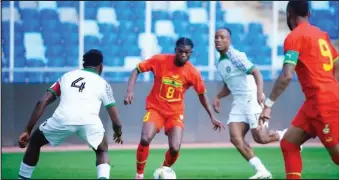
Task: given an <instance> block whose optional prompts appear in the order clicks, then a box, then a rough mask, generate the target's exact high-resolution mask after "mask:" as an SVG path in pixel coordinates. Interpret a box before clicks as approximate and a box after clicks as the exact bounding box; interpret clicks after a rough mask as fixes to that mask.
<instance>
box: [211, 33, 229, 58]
mask: <svg viewBox="0 0 339 180" xmlns="http://www.w3.org/2000/svg"><path fill="white" fill-rule="evenodd" d="M231 34H232V33H231V30H230V29H228V28H219V29H218V30H217V31H216V32H215V35H214V44H215V48H216V49H217V51H218V52H220V53H225V52H226V51H227V50H228V48H229V46H230V44H231Z"/></svg>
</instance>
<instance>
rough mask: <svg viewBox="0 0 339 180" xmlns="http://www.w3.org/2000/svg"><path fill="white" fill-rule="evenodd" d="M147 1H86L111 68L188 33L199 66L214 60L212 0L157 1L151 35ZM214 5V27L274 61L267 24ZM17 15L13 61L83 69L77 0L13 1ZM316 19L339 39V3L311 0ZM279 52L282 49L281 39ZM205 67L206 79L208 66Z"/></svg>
mask: <svg viewBox="0 0 339 180" xmlns="http://www.w3.org/2000/svg"><path fill="white" fill-rule="evenodd" d="M263 5H265V6H267V5H269V4H267V2H265V3H263ZM145 6H146V5H145V2H142V1H87V2H85V17H84V28H83V32H84V50H85V51H87V50H88V49H90V48H99V49H101V50H102V51H103V53H104V55H105V57H106V58H105V65H106V66H108V67H121V68H126V69H130V68H133V67H134V66H135V64H136V63H138V62H139V61H140V60H141V59H142V57H144V54H145V51H149V50H151V52H152V53H153V54H155V53H172V52H173V51H174V47H173V44H174V42H175V40H176V38H178V37H180V36H188V37H190V38H192V40H193V41H194V43H195V48H194V53H193V55H192V58H191V61H192V62H193V64H195V65H197V66H207V65H208V54H209V52H208V41H209V35H208V32H209V23H208V22H209V2H206V1H159V2H153V4H152V30H151V32H152V34H151V35H149V34H145ZM216 10H217V11H216V28H219V27H229V28H230V29H231V30H232V39H233V43H234V46H235V47H236V48H238V49H240V50H242V51H244V52H246V53H247V55H248V57H249V58H250V59H251V60H252V61H253V62H254V63H255V64H258V65H271V51H272V50H271V47H270V45H269V43H268V39H269V34H265V33H264V30H263V29H264V27H263V24H261V23H258V22H248V23H244V22H242V21H240V20H239V16H241V15H239V14H241V8H240V7H239V8H236V9H227V7H225V6H223V4H222V3H221V2H217V9H216ZM9 11H10V10H9V2H8V1H5V2H2V15H3V16H2V17H3V18H2V29H1V33H2V39H1V42H2V45H3V46H2V49H1V51H2V52H3V53H2V57H3V58H2V62H1V63H2V67H5V68H6V67H9V52H10V48H9V19H10V13H9ZM282 11H284V9H282ZM14 15H15V31H14V39H15V50H14V67H40V68H44V67H78V63H79V62H78V56H79V2H76V1H20V2H18V1H15V11H14ZM311 23H312V24H315V25H317V26H319V27H320V28H321V29H322V30H324V31H327V32H328V33H329V35H330V37H331V38H332V39H334V40H335V39H339V33H338V32H339V3H338V2H337V1H317V2H312V18H311ZM278 55H280V56H281V55H283V48H282V46H281V45H280V46H279V47H278ZM62 73H63V72H44V73H43V72H15V73H14V82H15V83H41V82H53V81H55V80H56V79H57V78H58V77H59V76H60V75H61V74H62ZM201 73H202V75H203V77H204V78H205V79H206V77H208V72H201ZM2 75H3V78H2V80H3V82H8V72H2ZM128 76H129V72H106V73H104V77H105V78H106V79H107V80H109V81H111V82H118V81H126V80H127V78H128ZM263 76H264V78H265V80H270V79H271V73H270V71H263ZM215 77H216V78H217V79H219V78H218V77H219V76H218V75H216V76H215ZM139 80H141V81H142V80H143V77H140V78H139Z"/></svg>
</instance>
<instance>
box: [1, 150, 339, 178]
mask: <svg viewBox="0 0 339 180" xmlns="http://www.w3.org/2000/svg"><path fill="white" fill-rule="evenodd" d="M165 151H166V150H165V149H154V150H151V151H150V155H149V158H148V161H147V165H146V170H145V178H152V174H153V171H154V170H155V169H156V168H158V167H160V165H161V163H162V161H163V159H164V154H165ZM255 152H256V154H257V156H258V157H259V158H260V159H261V160H262V161H263V163H264V165H265V166H266V167H267V168H268V169H269V170H270V171H271V173H272V175H273V178H280V179H281V178H285V177H284V176H285V175H284V164H283V158H282V154H281V151H280V149H279V148H268V147H267V148H255ZM109 156H110V160H111V178H126V179H133V178H134V177H135V156H136V155H135V150H113V151H110V152H109ZM22 157H23V154H22V153H3V154H2V178H5V179H8V178H11V179H17V174H18V170H19V165H20V162H21V160H22ZM302 157H303V176H302V178H307V179H309V178H318V179H320V178H326V179H328V178H333V179H338V178H339V168H338V166H336V165H335V164H334V163H333V162H332V161H331V158H330V156H329V155H328V153H327V152H326V150H325V149H324V148H310V147H306V148H304V150H303V152H302ZM173 169H174V170H175V172H176V174H177V178H194V179H196V178H197V179H208V178H210V179H218V178H243V179H246V178H248V177H250V176H252V175H254V170H253V169H252V167H251V166H250V165H249V164H248V163H247V162H246V161H245V160H244V159H243V158H242V157H241V156H240V154H239V153H238V152H237V151H236V149H234V148H216V149H182V150H181V154H180V157H179V159H178V161H177V162H176V164H175V165H174V166H173ZM32 178H41V179H55V178H59V179H61V178H65V179H70V178H74V179H80V178H86V179H95V178H96V167H95V155H94V152H92V151H76V152H42V153H41V156H40V161H39V164H38V166H37V168H36V169H35V171H34V173H33V176H32Z"/></svg>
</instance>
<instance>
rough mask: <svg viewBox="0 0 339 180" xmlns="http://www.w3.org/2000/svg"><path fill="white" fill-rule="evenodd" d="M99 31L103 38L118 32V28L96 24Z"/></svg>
mask: <svg viewBox="0 0 339 180" xmlns="http://www.w3.org/2000/svg"><path fill="white" fill-rule="evenodd" d="M98 26H99V31H100V33H102V34H103V35H104V36H106V35H110V34H116V33H117V32H118V27H116V26H114V25H113V24H98Z"/></svg>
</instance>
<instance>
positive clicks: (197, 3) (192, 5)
mask: <svg viewBox="0 0 339 180" xmlns="http://www.w3.org/2000/svg"><path fill="white" fill-rule="evenodd" d="M187 6H188V7H189V8H200V7H202V1H187Z"/></svg>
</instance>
